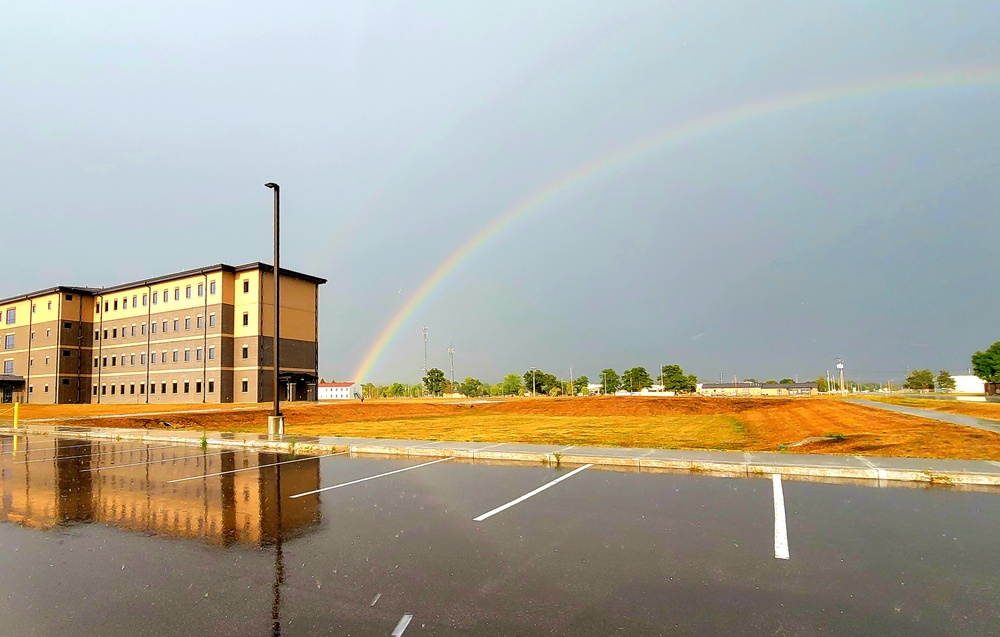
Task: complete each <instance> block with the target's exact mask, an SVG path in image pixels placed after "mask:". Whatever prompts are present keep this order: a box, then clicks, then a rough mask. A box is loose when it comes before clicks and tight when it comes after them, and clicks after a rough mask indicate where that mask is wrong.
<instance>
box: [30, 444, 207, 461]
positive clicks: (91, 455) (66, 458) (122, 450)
mask: <svg viewBox="0 0 1000 637" xmlns="http://www.w3.org/2000/svg"><path fill="white" fill-rule="evenodd" d="M186 446H187V445H163V446H162V447H139V448H137V449H109V450H107V451H98V452H97V453H85V454H82V455H79V456H62V457H59V456H56V457H52V458H37V459H35V460H21V461H19V462H16V463H14V464H28V463H30V462H52V461H53V460H56V461H59V462H61V461H63V460H73V459H74V458H94V457H97V456H106V455H108V454H109V453H134V452H136V451H151V450H153V449H174V448H177V447H186Z"/></svg>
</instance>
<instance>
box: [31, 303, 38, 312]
mask: <svg viewBox="0 0 1000 637" xmlns="http://www.w3.org/2000/svg"><path fill="white" fill-rule="evenodd" d="M36 309H38V308H37V306H36V305H35V304H34V303H32V304H31V313H32V314H34V313H35V310H36Z"/></svg>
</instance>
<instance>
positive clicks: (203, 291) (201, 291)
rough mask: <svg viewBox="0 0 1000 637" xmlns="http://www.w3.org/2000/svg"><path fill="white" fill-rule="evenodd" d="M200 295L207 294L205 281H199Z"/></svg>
mask: <svg viewBox="0 0 1000 637" xmlns="http://www.w3.org/2000/svg"><path fill="white" fill-rule="evenodd" d="M198 296H205V284H204V283H199V284H198Z"/></svg>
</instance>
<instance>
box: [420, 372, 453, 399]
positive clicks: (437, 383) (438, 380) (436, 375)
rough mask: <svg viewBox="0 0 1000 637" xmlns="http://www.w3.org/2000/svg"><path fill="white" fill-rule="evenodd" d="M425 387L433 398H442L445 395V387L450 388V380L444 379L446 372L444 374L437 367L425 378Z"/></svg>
mask: <svg viewBox="0 0 1000 637" xmlns="http://www.w3.org/2000/svg"><path fill="white" fill-rule="evenodd" d="M423 380H424V387H426V388H427V391H428V392H430V393H431V395H432V396H440V395H441V394H442V393H444V390H445V387H447V386H448V379H446V378H445V377H444V372H442V371H441V370H440V369H438V368H437V367H434V368H431V369H430V370H428V371H427V375H426V376H424V379H423Z"/></svg>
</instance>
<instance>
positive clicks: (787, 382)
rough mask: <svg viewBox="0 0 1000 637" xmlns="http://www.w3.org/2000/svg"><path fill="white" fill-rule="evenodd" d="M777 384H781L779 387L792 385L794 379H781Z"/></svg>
mask: <svg viewBox="0 0 1000 637" xmlns="http://www.w3.org/2000/svg"><path fill="white" fill-rule="evenodd" d="M778 383H779V384H781V385H794V384H795V379H794V378H782V379H781V380H780V381H778Z"/></svg>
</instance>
